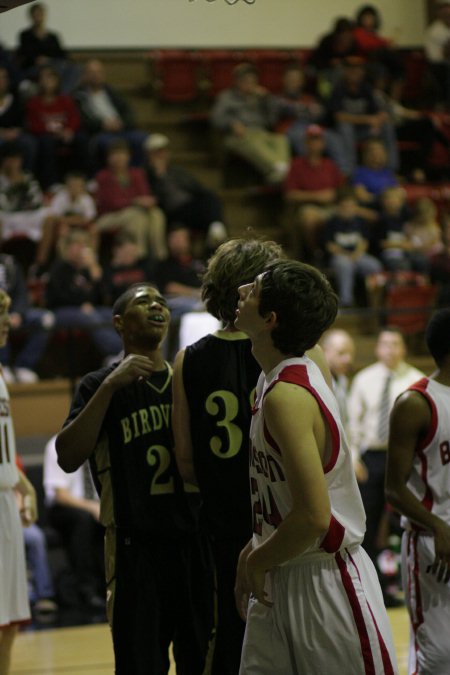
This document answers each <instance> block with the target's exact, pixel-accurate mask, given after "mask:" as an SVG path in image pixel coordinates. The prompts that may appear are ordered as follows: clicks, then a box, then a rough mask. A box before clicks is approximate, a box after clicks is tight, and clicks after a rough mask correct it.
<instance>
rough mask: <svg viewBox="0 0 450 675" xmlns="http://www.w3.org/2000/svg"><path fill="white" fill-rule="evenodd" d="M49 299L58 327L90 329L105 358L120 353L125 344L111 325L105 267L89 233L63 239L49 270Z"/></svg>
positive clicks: (73, 233)
mask: <svg viewBox="0 0 450 675" xmlns="http://www.w3.org/2000/svg"><path fill="white" fill-rule="evenodd" d="M46 299H47V301H46V305H47V307H49V308H50V309H52V310H53V311H54V314H55V320H56V327H57V328H81V329H85V330H87V331H88V332H89V335H90V337H91V339H92V341H93V342H94V344H95V346H96V347H97V349H98V351H99V352H100V354H101V355H102V356H103V357H104V358H107V357H111V356H114V355H116V354H118V353H119V352H120V350H121V348H122V343H121V340H120V337H119V335H118V334H117V333H116V331H115V330H114V328H113V327H112V325H111V308H110V307H105V306H104V304H103V298H102V268H101V267H100V265H99V263H98V261H97V257H96V254H95V251H94V249H93V248H92V246H91V245H90V240H89V234H88V233H87V232H86V231H85V230H75V229H73V230H70V231H69V232H68V233H67V234H66V236H65V237H63V239H62V241H61V252H60V256H59V257H57V258H56V259H55V261H54V262H53V265H52V266H51V268H50V271H49V275H48V283H47V288H46Z"/></svg>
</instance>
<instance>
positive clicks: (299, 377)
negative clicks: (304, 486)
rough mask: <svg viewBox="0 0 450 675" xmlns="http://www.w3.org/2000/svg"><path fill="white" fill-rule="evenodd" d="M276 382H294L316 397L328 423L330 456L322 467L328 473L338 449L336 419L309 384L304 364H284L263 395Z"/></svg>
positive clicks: (335, 460) (334, 462) (335, 459)
mask: <svg viewBox="0 0 450 675" xmlns="http://www.w3.org/2000/svg"><path fill="white" fill-rule="evenodd" d="M277 382H288V383H289V384H296V385H297V386H299V387H303V389H306V390H307V391H309V393H310V394H312V396H314V398H315V399H316V401H317V403H318V405H319V408H320V410H321V412H322V413H323V415H324V416H325V419H326V421H327V423H328V426H329V428H330V432H331V457H330V461H329V462H328V464H327V465H326V466H324V469H323V470H324V473H328V472H329V471H331V469H332V468H333V467H334V465H335V464H336V462H337V458H338V456H339V449H340V434H339V428H338V426H337V424H336V420H335V419H334V417H333V415H332V414H331V412H330V411H329V410H328V408H327V406H326V405H325V403H324V402H323V401H322V399H321V398H320V396H319V393H318V392H317V391H316V390H315V389H314V387H313V386H312V385H311V383H310V381H309V377H308V371H307V368H306V366H304V365H300V364H297V365H295V366H286V368H283V370H282V371H281V373H279V375H278V377H277V379H276V380H275V382H272V384H271V385H270V387H268V389H267V390H266V392H265V395H266V394H268V392H269V391H270V390H271V389H272V388H273V387H274V386H275V385H276V383H277Z"/></svg>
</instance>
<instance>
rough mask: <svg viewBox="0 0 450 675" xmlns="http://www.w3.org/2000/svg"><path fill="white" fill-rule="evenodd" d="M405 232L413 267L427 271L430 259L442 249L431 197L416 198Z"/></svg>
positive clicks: (440, 235) (420, 270)
mask: <svg viewBox="0 0 450 675" xmlns="http://www.w3.org/2000/svg"><path fill="white" fill-rule="evenodd" d="M405 234H406V237H407V240H408V243H409V247H410V250H409V255H410V257H411V259H412V261H413V267H414V269H415V270H416V271H418V272H425V273H427V272H429V269H430V259H431V258H432V256H434V255H437V254H439V253H441V252H442V251H443V249H444V244H443V242H442V229H441V227H440V225H439V223H438V220H437V208H436V204H435V203H434V202H433V201H432V200H431V199H429V198H428V197H423V198H421V199H418V200H417V202H416V203H415V205H414V211H413V217H412V218H411V220H409V222H408V223H406V225H405Z"/></svg>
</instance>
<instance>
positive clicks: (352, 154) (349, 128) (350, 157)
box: [336, 122, 399, 173]
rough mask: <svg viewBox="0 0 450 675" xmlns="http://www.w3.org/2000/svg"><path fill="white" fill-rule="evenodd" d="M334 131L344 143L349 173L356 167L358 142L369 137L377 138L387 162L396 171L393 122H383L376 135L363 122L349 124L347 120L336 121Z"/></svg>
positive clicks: (396, 149)
mask: <svg viewBox="0 0 450 675" xmlns="http://www.w3.org/2000/svg"><path fill="white" fill-rule="evenodd" d="M336 131H337V132H338V133H339V135H340V136H341V138H342V140H343V143H344V151H345V154H346V158H347V162H348V163H349V166H350V173H353V171H354V170H355V169H356V166H357V162H358V152H357V146H358V143H361V142H364V141H367V140H369V139H370V138H379V139H380V140H381V141H382V142H383V144H384V146H385V148H386V152H387V164H388V167H389V168H390V169H392V171H397V169H398V166H399V157H398V146H397V137H396V135H395V128H394V125H393V124H389V123H388V124H383V125H382V126H381V127H380V130H379V132H378V134H377V135H376V136H374V134H372V133H371V131H370V127H368V126H366V125H364V124H361V125H360V124H350V123H349V122H337V123H336Z"/></svg>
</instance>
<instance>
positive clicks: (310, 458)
mask: <svg viewBox="0 0 450 675" xmlns="http://www.w3.org/2000/svg"><path fill="white" fill-rule="evenodd" d="M299 411H301V414H299ZM264 419H265V422H266V425H267V428H268V431H269V433H270V434H271V436H272V438H273V439H274V440H275V442H276V443H277V445H278V447H279V448H280V449H281V453H282V455H283V464H284V467H285V472H286V480H287V483H288V486H289V490H290V493H291V496H292V510H291V511H290V513H289V514H288V515H287V516H286V518H285V519H284V520H283V521H282V522H281V523H280V525H279V526H278V528H277V529H276V530H275V531H274V532H273V534H272V535H271V536H270V537H269V538H268V539H267V540H266V541H265V542H264V543H263V544H261V545H260V546H258V547H257V548H255V549H254V550H253V551H252V552H251V553H250V554H249V556H248V558H247V576H248V582H249V586H250V589H251V592H252V593H253V595H254V596H255V597H256V598H257V599H258V600H259V601H260V602H263V603H265V604H268V603H267V601H266V600H265V599H264V598H265V592H264V580H265V573H266V572H267V571H268V570H270V569H272V568H273V567H276V566H277V565H281V564H282V563H284V562H286V561H288V560H291V559H292V558H295V557H297V556H298V555H300V554H301V553H303V552H304V551H305V550H306V549H307V548H308V547H309V546H310V545H311V544H312V543H313V542H314V541H315V540H316V539H317V538H318V537H321V536H322V535H324V534H325V533H326V532H327V530H328V527H329V524H330V518H331V508H330V500H329V496H328V489H327V484H326V481H325V476H324V472H323V466H322V458H321V455H320V452H319V448H318V445H317V441H316V430H317V426H318V425H320V424H323V420H322V416H321V414H320V410H319V407H318V404H317V402H316V401H315V399H314V397H313V396H312V395H311V394H310V393H309V392H307V391H306V390H305V389H303V388H301V387H297V386H295V385H292V384H288V383H285V382H280V383H278V384H277V386H276V387H274V389H273V390H272V391H271V392H269V394H268V395H267V396H266V398H265V400H264Z"/></svg>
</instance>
